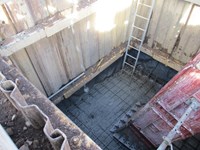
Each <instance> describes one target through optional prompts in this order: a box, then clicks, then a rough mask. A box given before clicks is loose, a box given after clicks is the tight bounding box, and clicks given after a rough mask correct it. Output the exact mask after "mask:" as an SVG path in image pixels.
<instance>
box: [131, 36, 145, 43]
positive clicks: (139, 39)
mask: <svg viewBox="0 0 200 150" xmlns="http://www.w3.org/2000/svg"><path fill="white" fill-rule="evenodd" d="M131 37H132V38H134V39H136V40H138V41H141V42H142V40H141V39H139V38H137V37H135V36H131Z"/></svg>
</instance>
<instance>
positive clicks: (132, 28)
mask: <svg viewBox="0 0 200 150" xmlns="http://www.w3.org/2000/svg"><path fill="white" fill-rule="evenodd" d="M140 5H144V6H145V5H146V4H143V3H141V1H140V0H138V1H137V4H136V10H135V12H134V16H133V24H132V26H131V32H130V36H129V39H128V44H127V47H126V51H125V56H124V60H123V64H122V69H124V67H125V64H126V63H125V62H126V60H127V54H128V51H129V48H130V47H133V46H131V45H130V43H131V40H132V37H136V36H134V35H133V31H134V28H138V29H139V30H140V29H142V28H140V27H137V26H135V21H136V17H137V16H141V15H139V14H138V13H137V12H138V9H139V6H140ZM154 5H155V0H152V2H151V5H148V6H151V7H147V9H149V8H150V10H149V14H148V16H147V18H146V17H143V18H146V19H145V20H146V24H145V28H144V30H141V31H142V32H143V34H142V38H141V41H140V44H139V47H138V48H137V50H138V52H137V55H136V59H135V63H134V64H135V65H134V68H133V70H132V74H133V73H134V72H135V69H136V65H137V63H138V59H139V55H140V51H141V48H142V45H143V42H144V39H145V36H146V33H147V29H148V26H149V22H150V18H151V15H152V11H153V7H154ZM141 18H142V16H141ZM136 38H137V37H136ZM129 55H130V54H129Z"/></svg>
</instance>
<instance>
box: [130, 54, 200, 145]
mask: <svg viewBox="0 0 200 150" xmlns="http://www.w3.org/2000/svg"><path fill="white" fill-rule="evenodd" d="M199 62H200V54H198V55H197V56H196V57H195V58H194V59H193V60H192V61H190V62H189V63H188V64H187V65H186V66H185V68H184V69H183V70H182V71H180V72H179V73H178V74H177V75H176V76H175V77H174V78H172V79H171V80H170V81H169V82H168V83H167V84H166V85H165V86H164V87H163V88H162V89H161V90H160V91H159V92H158V93H157V94H156V95H155V96H154V97H153V98H152V99H151V100H150V101H149V103H148V104H146V105H145V107H144V108H143V109H142V110H140V111H139V112H137V113H136V115H135V118H133V122H132V124H133V125H134V126H135V127H137V128H138V130H140V132H141V133H142V134H143V135H144V136H145V137H146V138H148V139H149V140H150V141H151V142H152V144H154V145H155V146H158V145H159V144H161V142H162V141H163V138H162V137H163V136H166V135H167V134H168V133H169V132H170V130H171V129H172V128H173V127H174V125H175V124H176V123H177V121H178V120H179V119H180V117H181V116H182V115H183V113H184V112H185V110H186V109H187V108H188V106H189V105H188V103H187V100H188V99H190V98H192V97H194V98H196V99H197V100H199V101H200V90H199V89H200V70H199V69H198V66H199V64H198V63H199ZM199 122H200V110H198V111H194V112H192V113H191V114H190V116H189V117H188V119H187V120H186V121H185V123H184V124H183V125H182V126H181V128H180V132H179V133H177V134H176V137H175V138H174V139H173V140H178V139H184V138H186V137H189V136H191V135H192V134H197V133H200V124H199Z"/></svg>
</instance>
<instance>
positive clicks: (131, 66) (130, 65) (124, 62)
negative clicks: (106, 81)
mask: <svg viewBox="0 0 200 150" xmlns="http://www.w3.org/2000/svg"><path fill="white" fill-rule="evenodd" d="M124 63H125V64H126V65H128V66H130V67H132V68H135V67H134V66H133V65H131V64H129V63H127V62H124Z"/></svg>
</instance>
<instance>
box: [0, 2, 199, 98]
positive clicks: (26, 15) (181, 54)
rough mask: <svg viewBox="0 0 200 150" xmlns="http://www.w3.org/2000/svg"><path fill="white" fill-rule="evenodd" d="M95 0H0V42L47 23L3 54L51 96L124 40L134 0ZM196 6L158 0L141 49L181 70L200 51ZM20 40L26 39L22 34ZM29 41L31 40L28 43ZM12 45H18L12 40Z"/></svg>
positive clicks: (126, 36) (132, 11)
mask: <svg viewBox="0 0 200 150" xmlns="http://www.w3.org/2000/svg"><path fill="white" fill-rule="evenodd" d="M99 1H100V0H98V1H95V0H91V1H90V3H87V2H84V1H83V0H82V1H81V0H79V1H78V4H77V6H76V7H75V6H74V5H73V4H72V3H69V2H67V1H66V0H62V1H59V2H57V1H54V0H48V1H38V0H36V1H27V0H19V1H12V0H10V1H5V2H6V3H4V4H2V2H1V1H0V4H2V5H1V6H0V14H1V17H0V20H1V21H0V30H1V32H0V41H1V43H0V44H1V45H4V46H5V47H6V46H7V47H9V44H10V45H12V40H13V39H16V38H15V37H14V38H12V37H13V36H14V35H17V34H18V33H22V31H25V32H26V31H28V33H29V32H32V30H35V31H37V30H38V29H41V28H43V27H44V28H45V32H46V33H45V34H47V35H45V36H44V37H42V34H41V33H43V30H41V32H40V33H37V34H35V32H34V34H28V36H27V39H28V38H30V37H32V36H33V35H34V36H35V37H34V38H33V39H31V40H28V42H27V41H26V42H25V44H24V46H21V45H23V42H22V44H21V45H20V46H21V47H23V48H21V49H19V50H14V51H16V52H12V51H11V52H10V51H9V54H7V55H8V56H9V57H10V59H11V60H12V61H13V63H14V64H15V65H16V66H17V67H18V68H19V70H21V72H22V73H23V74H24V75H25V76H26V77H27V78H28V79H29V80H30V81H31V82H32V83H33V84H34V85H35V86H36V87H37V88H38V89H40V91H42V92H43V93H44V94H45V95H47V96H50V95H51V94H53V93H54V92H56V91H57V90H58V89H59V88H60V87H62V86H63V85H64V84H66V83H68V82H69V80H71V79H73V78H75V77H76V76H78V75H79V74H80V73H81V72H84V71H85V70H87V69H88V68H89V67H91V66H92V65H94V64H96V63H98V61H99V60H100V59H101V58H103V57H104V56H106V55H108V54H109V53H110V52H111V51H112V49H113V48H114V47H118V46H119V45H120V44H121V43H123V42H125V41H127V40H128V36H129V33H130V29H131V24H132V21H133V14H134V10H135V8H136V1H134V0H127V2H126V3H124V1H122V0H118V2H115V3H114V2H113V1H112V0H110V1H106V3H98V4H97V5H96V6H97V7H93V6H92V4H94V3H96V2H99ZM147 2H148V1H147ZM77 7H78V8H77ZM75 9H76V10H77V11H74V10H75ZM84 9H85V10H84ZM82 10H84V11H83V12H81V11H82ZM87 10H88V11H87ZM172 10H173V11H172ZM199 10H200V7H198V6H196V5H194V4H192V3H189V2H186V1H180V0H156V3H155V7H154V10H153V14H152V17H151V20H150V25H149V27H148V31H147V36H146V39H145V43H144V45H143V47H144V49H143V50H142V51H143V52H144V53H146V54H148V55H150V56H151V57H153V58H154V59H156V60H158V61H159V62H161V63H164V64H166V65H168V66H170V67H172V68H173V69H175V70H180V69H181V67H182V66H183V65H184V64H185V63H187V62H188V60H190V58H191V57H193V55H195V54H196V53H197V52H198V50H199V46H200V45H199V43H200V41H199V38H197V37H198V35H199V31H200V30H199V25H200V23H198V22H199V21H198V19H197V16H198V15H197V14H199V13H198V12H199ZM71 12H73V13H71ZM74 12H75V13H74ZM79 12H81V13H79ZM139 13H140V14H141V15H144V16H145V14H147V9H145V8H142V9H141V12H139ZM63 14H65V15H63ZM66 14H67V15H66ZM70 15H72V16H73V15H74V18H73V19H71V20H70V19H68V20H67V21H68V25H63V24H64V23H63V22H62V18H64V19H65V20H66V18H67V17H69V16H70ZM76 15H77V16H78V17H77V16H76ZM80 16H81V17H80ZM76 17H77V18H79V19H80V20H78V19H76ZM46 20H47V21H46ZM52 22H54V23H53V24H51V23H52ZM65 23H66V22H65ZM142 25H143V22H142V21H138V26H141V27H142ZM40 27H41V28H40ZM35 28H36V29H37V30H36V29H35ZM61 28H62V29H61ZM30 29H31V30H30ZM39 31H40V30H39ZM47 31H48V32H47ZM58 31H59V32H58ZM136 34H138V36H139V33H135V35H136ZM35 38H37V40H35ZM25 39H26V38H25ZM18 40H19V41H23V40H24V39H23V34H22V35H21V36H18ZM34 40H35V41H34ZM33 41H34V42H33ZM29 42H30V43H31V44H27V43H29ZM7 43H9V44H7ZM13 47H14V48H15V47H16V46H15V45H14V44H13ZM5 49H6V48H4V47H3V48H2V46H1V47H0V52H2V51H3V52H4V53H3V54H5V52H6V51H5ZM16 49H17V48H16ZM1 54H2V53H1Z"/></svg>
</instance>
